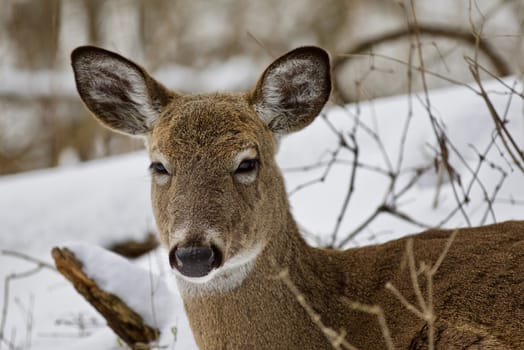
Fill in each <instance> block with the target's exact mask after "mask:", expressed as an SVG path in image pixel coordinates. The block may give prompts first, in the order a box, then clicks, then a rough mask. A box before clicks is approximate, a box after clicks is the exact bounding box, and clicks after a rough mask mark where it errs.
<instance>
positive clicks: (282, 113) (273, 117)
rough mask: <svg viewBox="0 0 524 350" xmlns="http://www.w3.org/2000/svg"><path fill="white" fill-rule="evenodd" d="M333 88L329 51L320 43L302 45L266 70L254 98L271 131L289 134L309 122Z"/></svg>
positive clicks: (256, 106)
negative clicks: (319, 46)
mask: <svg viewBox="0 0 524 350" xmlns="http://www.w3.org/2000/svg"><path fill="white" fill-rule="evenodd" d="M330 92H331V72H330V65H329V55H328V54H327V52H326V51H324V50H322V49H321V48H318V47H314V46H309V47H300V48H298V49H295V50H293V51H291V52H289V53H287V54H285V55H284V56H282V57H280V58H278V59H277V60H276V61H275V62H273V63H272V64H271V65H270V66H269V67H268V68H267V69H266V70H265V71H264V73H263V74H262V77H261V78H260V80H259V81H258V83H257V86H256V88H255V90H254V91H253V93H252V95H251V102H252V104H253V106H254V107H255V111H256V112H257V114H258V116H259V117H260V119H262V121H264V122H265V123H266V124H267V125H268V127H269V128H270V129H271V131H273V132H274V133H276V134H287V133H289V132H293V131H297V130H300V129H302V128H304V127H306V126H307V125H309V124H310V123H311V122H312V121H313V120H314V119H315V117H316V116H317V115H318V114H319V113H320V111H321V110H322V107H324V105H325V104H326V102H327V100H328V99H329V94H330Z"/></svg>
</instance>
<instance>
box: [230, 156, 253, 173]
mask: <svg viewBox="0 0 524 350" xmlns="http://www.w3.org/2000/svg"><path fill="white" fill-rule="evenodd" d="M257 168H258V159H246V160H243V161H242V162H241V163H240V164H239V165H238V168H237V169H236V170H235V174H246V173H251V172H253V171H255V170H256V169H257Z"/></svg>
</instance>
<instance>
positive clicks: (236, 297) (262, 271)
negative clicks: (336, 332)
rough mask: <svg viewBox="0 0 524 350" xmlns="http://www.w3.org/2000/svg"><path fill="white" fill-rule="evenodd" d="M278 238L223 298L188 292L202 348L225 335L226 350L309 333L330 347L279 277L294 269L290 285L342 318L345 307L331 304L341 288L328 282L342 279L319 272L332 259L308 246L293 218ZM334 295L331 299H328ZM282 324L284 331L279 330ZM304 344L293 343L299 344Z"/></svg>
mask: <svg viewBox="0 0 524 350" xmlns="http://www.w3.org/2000/svg"><path fill="white" fill-rule="evenodd" d="M272 237H273V238H274V239H273V240H271V241H270V243H268V245H267V246H266V247H265V248H264V250H263V251H262V252H261V253H260V254H259V255H258V257H257V258H256V260H255V262H254V264H253V266H251V267H250V270H249V271H248V274H247V276H246V277H245V279H244V280H243V281H242V283H241V284H240V285H238V286H236V287H235V288H231V289H229V290H226V291H222V292H220V293H206V294H204V293H201V294H193V295H190V294H184V293H182V297H183V299H184V305H185V307H186V311H187V314H188V317H189V321H190V324H191V328H192V329H193V332H194V335H195V338H196V340H197V343H198V344H199V346H200V347H201V348H204V349H205V348H207V346H206V344H209V342H214V343H215V344H216V341H217V339H224V335H225V334H227V341H228V342H227V343H224V344H222V345H223V346H225V347H226V348H228V347H236V348H238V347H242V346H255V347H257V346H258V347H260V344H261V343H258V342H259V341H260V342H265V341H268V339H266V338H267V337H268V336H270V337H274V338H275V339H276V338H280V339H288V340H289V337H290V336H291V334H293V336H294V335H295V334H298V335H300V334H303V332H304V330H307V331H308V332H310V333H311V334H316V336H315V337H314V338H315V339H317V340H314V342H316V341H318V348H321V344H325V338H324V336H323V335H322V334H321V333H320V332H319V331H318V328H317V327H316V326H315V325H314V324H313V323H312V322H311V319H310V316H309V315H308V314H307V313H306V311H305V310H304V308H303V307H302V306H301V305H300V304H299V303H298V302H297V301H296V295H295V294H294V293H293V292H292V291H291V290H290V289H289V287H288V286H286V284H285V283H284V282H283V281H282V279H280V278H279V277H278V274H279V272H280V271H282V269H284V268H286V269H288V271H289V279H290V281H291V282H292V283H293V284H294V285H295V286H296V287H297V288H298V290H300V291H303V292H304V296H305V297H306V299H307V300H308V302H310V303H311V304H312V305H317V306H320V307H321V309H322V310H330V309H332V310H333V313H335V314H336V313H337V312H340V307H341V306H340V305H337V304H336V303H332V304H333V305H331V306H328V305H326V302H327V301H329V302H330V303H331V301H332V300H333V299H334V298H333V293H336V288H334V287H333V286H334V285H336V283H334V282H333V281H328V280H327V278H329V276H334V275H336V274H334V273H333V272H331V273H329V272H327V271H324V270H323V269H322V268H319V266H322V265H323V260H326V261H327V260H328V259H329V258H328V257H326V256H325V255H324V253H323V251H321V250H317V249H315V248H312V247H309V246H308V245H307V244H306V242H305V241H304V240H303V239H302V237H301V236H300V234H299V232H298V229H297V227H296V224H295V222H294V220H293V218H292V216H291V214H289V213H288V214H287V220H286V222H285V224H284V225H283V226H282V228H281V230H280V231H279V232H273V234H272ZM326 266H329V264H328V265H326ZM326 272H327V273H326ZM319 277H320V278H319ZM324 283H326V284H325V285H324ZM338 285H340V283H339V284H338ZM328 291H329V295H325V294H327V293H328ZM337 309H338V310H337ZM254 315H256V320H254V319H253V317H254ZM276 320H278V321H277V322H278V323H279V327H278V328H279V329H278V330H275V322H276ZM255 324H256V327H255ZM297 327H298V328H297ZM297 329H300V332H297V331H296V330H297ZM248 330H249V337H247V335H248ZM275 332H278V333H279V334H275ZM280 333H281V334H280ZM247 340H249V342H248V343H246V342H245V341H247ZM301 341H302V339H299V338H297V339H293V342H294V344H295V345H297V344H299V343H300V342H301ZM309 341H312V340H311V339H309ZM280 345H282V344H280ZM309 345H311V344H309ZM266 346H267V344H266Z"/></svg>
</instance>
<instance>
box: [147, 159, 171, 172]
mask: <svg viewBox="0 0 524 350" xmlns="http://www.w3.org/2000/svg"><path fill="white" fill-rule="evenodd" d="M149 169H150V170H151V171H152V172H153V173H155V174H158V175H169V172H168V171H167V169H166V168H165V167H164V165H163V164H162V163H160V162H153V163H151V165H150V166H149Z"/></svg>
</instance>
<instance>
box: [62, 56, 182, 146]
mask: <svg viewBox="0 0 524 350" xmlns="http://www.w3.org/2000/svg"><path fill="white" fill-rule="evenodd" d="M71 64H72V66H73V71H74V74H75V81H76V87H77V90H78V93H79V94H80V97H81V98H82V100H83V101H84V103H85V105H86V106H87V108H88V109H89V110H90V111H91V112H92V113H93V114H94V115H95V117H96V118H97V119H98V120H99V121H100V122H102V124H104V125H105V126H107V127H109V128H110V129H113V130H115V131H117V132H121V133H124V134H129V135H136V136H141V135H144V134H146V133H147V132H148V131H149V130H151V128H152V126H153V124H154V122H155V120H156V119H157V118H158V116H159V115H160V112H161V110H162V108H163V107H164V106H165V105H167V104H168V103H169V101H170V100H171V99H172V98H173V96H174V94H173V93H172V92H169V91H168V90H167V89H166V88H165V87H164V86H162V85H161V84H160V83H158V82H156V81H155V80H154V79H153V78H152V77H151V76H149V74H147V72H146V71H145V70H144V69H143V68H142V67H140V66H138V65H137V64H135V63H133V62H131V61H130V60H128V59H126V58H124V57H122V56H120V55H118V54H116V53H114V52H111V51H107V50H104V49H101V48H97V47H93V46H81V47H78V48H76V49H75V50H74V51H73V52H72V54H71Z"/></svg>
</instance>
